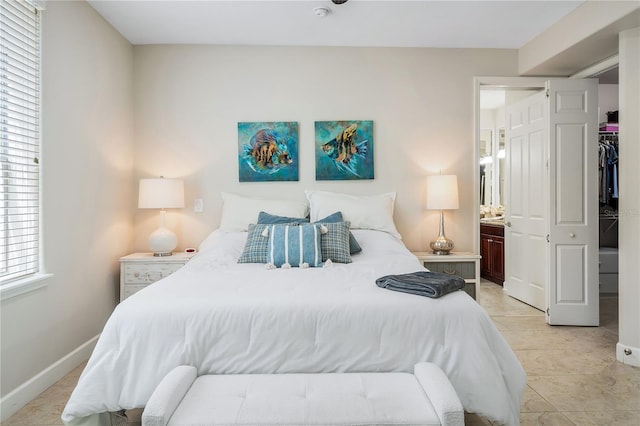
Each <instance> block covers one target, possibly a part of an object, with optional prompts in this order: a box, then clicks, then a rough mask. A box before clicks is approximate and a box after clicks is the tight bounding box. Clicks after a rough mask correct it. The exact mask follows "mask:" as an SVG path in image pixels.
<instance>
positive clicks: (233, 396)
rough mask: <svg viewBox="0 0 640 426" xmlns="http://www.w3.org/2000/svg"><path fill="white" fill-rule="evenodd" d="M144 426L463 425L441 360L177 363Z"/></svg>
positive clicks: (151, 403)
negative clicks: (307, 368)
mask: <svg viewBox="0 0 640 426" xmlns="http://www.w3.org/2000/svg"><path fill="white" fill-rule="evenodd" d="M142 425H143V426H167V425H168V426H192V425H198V426H205V425H206V426H209V425H210V426H214V425H260V426H267V425H273V426H276V425H278V426H282V425H385V426H388V425H464V413H463V411H462V404H461V403H460V400H459V399H458V396H457V394H456V392H455V390H454V389H453V386H452V385H451V383H450V382H449V380H448V379H447V377H446V375H445V374H444V373H443V372H442V370H440V368H439V367H438V366H436V365H435V364H431V363H419V364H417V365H416V366H415V369H414V374H410V373H331V374H238V375H205V376H200V377H197V371H196V368H195V367H191V366H186V365H182V366H179V367H176V368H175V369H173V370H172V371H171V372H169V374H167V375H166V376H165V378H164V379H163V380H162V381H161V382H160V384H159V385H158V387H157V388H156V389H155V391H154V392H153V394H152V395H151V398H150V399H149V402H148V403H147V406H146V407H145V409H144V412H143V413H142Z"/></svg>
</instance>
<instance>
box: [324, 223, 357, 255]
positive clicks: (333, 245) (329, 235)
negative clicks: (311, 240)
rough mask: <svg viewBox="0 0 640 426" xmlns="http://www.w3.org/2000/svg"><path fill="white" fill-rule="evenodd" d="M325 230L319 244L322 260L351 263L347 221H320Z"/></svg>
mask: <svg viewBox="0 0 640 426" xmlns="http://www.w3.org/2000/svg"><path fill="white" fill-rule="evenodd" d="M322 226H324V227H325V228H326V229H327V232H326V233H324V234H322V238H321V240H320V246H321V249H322V261H323V262H325V261H327V260H328V259H331V261H332V262H334V263H351V255H350V254H349V222H335V223H322Z"/></svg>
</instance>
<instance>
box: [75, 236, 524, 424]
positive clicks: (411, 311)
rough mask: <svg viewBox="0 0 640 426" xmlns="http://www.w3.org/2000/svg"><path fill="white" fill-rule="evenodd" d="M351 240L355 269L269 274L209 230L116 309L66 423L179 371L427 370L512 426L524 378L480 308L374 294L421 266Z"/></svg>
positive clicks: (467, 404)
mask: <svg viewBox="0 0 640 426" xmlns="http://www.w3.org/2000/svg"><path fill="white" fill-rule="evenodd" d="M354 234H355V236H356V238H357V239H358V241H359V242H360V244H361V246H362V247H363V252H362V253H361V254H359V255H355V256H354V262H353V263H352V264H349V265H341V264H334V265H332V266H331V267H327V268H309V269H299V268H292V269H277V270H266V269H265V268H264V265H259V264H244V265H239V264H237V263H236V260H237V258H238V257H239V256H240V253H241V251H242V248H243V246H244V241H245V239H246V233H223V232H219V231H216V233H215V234H214V235H213V237H210V239H209V240H208V241H207V243H206V244H205V245H204V246H206V247H203V250H202V251H201V252H200V254H198V256H196V257H195V258H194V259H192V260H191V261H190V262H189V263H188V264H187V265H186V266H185V267H184V268H182V269H180V270H179V271H178V272H176V273H174V274H173V275H171V276H169V277H167V278H165V279H163V280H161V281H159V282H157V283H155V284H153V285H151V286H149V287H147V288H146V289H144V290H142V291H140V292H139V293H137V294H135V295H133V296H131V297H129V298H128V299H127V300H125V301H124V302H122V303H121V304H120V305H118V307H117V308H116V310H115V311H114V313H113V315H112V316H111V318H110V319H109V321H108V322H107V324H106V326H105V328H104V331H103V333H102V335H101V336H100V339H99V341H98V343H97V346H96V348H95V350H94V352H93V354H92V355H91V358H90V360H89V362H88V364H87V367H86V368H85V370H84V372H83V373H82V376H81V377H80V381H79V383H78V385H77V387H76V388H75V390H74V391H73V394H72V395H71V398H70V400H69V402H68V403H67V406H66V408H65V410H64V413H63V416H62V418H63V420H64V421H65V422H72V421H73V422H72V423H74V424H76V423H81V422H82V420H83V419H81V418H83V417H85V416H90V415H93V414H95V413H101V412H109V411H118V410H121V409H130V408H137V407H144V405H145V403H146V402H147V400H148V399H149V397H150V396H151V393H152V392H153V390H154V388H155V387H156V385H157V384H158V383H159V382H160V380H161V379H162V378H163V376H164V375H165V374H166V373H167V372H169V371H170V370H171V369H172V368H174V367H175V366H177V365H180V364H189V365H194V366H197V367H198V372H199V374H206V373H226V374H228V373H293V372H347V371H352V372H356V371H357V372H365V371H407V372H410V371H412V369H413V366H414V364H415V363H417V362H419V361H431V362H434V363H436V364H437V365H439V366H440V367H441V368H442V369H443V370H444V372H445V373H446V374H447V376H448V377H449V379H450V380H451V382H452V383H453V386H454V387H455V389H456V391H457V392H458V395H459V397H460V400H461V401H462V403H463V405H464V408H465V410H467V411H469V412H476V413H479V414H481V415H484V416H486V417H488V418H489V419H491V420H496V421H499V422H502V423H505V424H509V425H512V424H519V407H520V400H521V398H522V394H523V392H524V388H525V383H526V376H525V373H524V370H523V369H522V367H521V366H520V363H519V362H518V360H517V359H516V357H515V355H514V353H513V352H512V350H511V349H510V347H509V346H508V344H507V343H506V342H505V340H504V339H503V337H502V336H501V335H500V333H499V332H498V331H497V330H496V328H495V326H494V325H493V323H492V321H491V319H490V318H489V317H488V316H487V314H486V313H485V311H484V310H483V309H482V308H481V307H480V306H479V305H478V304H477V303H476V302H475V301H474V300H473V299H472V298H470V297H469V296H468V295H467V294H466V293H464V292H462V291H460V292H456V293H453V294H449V295H447V296H444V297H442V298H440V299H430V298H427V297H420V296H414V295H409V294H405V293H399V292H393V291H390V290H386V289H381V288H378V287H377V286H376V285H375V279H376V278H378V277H380V276H383V275H387V274H395V273H405V272H414V271H416V270H420V269H421V265H420V264H419V262H418V261H417V260H416V258H415V257H413V256H412V255H411V253H410V252H409V251H408V250H407V249H406V248H405V247H404V245H403V244H402V243H401V242H400V241H398V240H396V239H395V238H394V237H392V236H390V235H388V234H385V233H382V232H376V231H354ZM85 420H88V419H85Z"/></svg>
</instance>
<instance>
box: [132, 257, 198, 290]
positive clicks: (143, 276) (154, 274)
mask: <svg viewBox="0 0 640 426" xmlns="http://www.w3.org/2000/svg"><path fill="white" fill-rule="evenodd" d="M193 255H194V254H193V253H174V254H173V255H172V256H154V255H153V253H133V254H130V255H128V256H125V257H121V258H120V301H121V302H122V301H123V300H124V299H126V298H127V297H129V296H131V295H132V294H134V293H136V292H138V291H140V290H142V289H143V288H145V287H146V286H148V285H149V284H153V283H154V282H156V281H158V280H160V279H162V278H164V277H168V276H169V275H171V274H173V273H174V272H175V271H177V270H178V269H180V268H182V267H183V266H184V265H186V263H187V262H188V261H189V259H191V258H192V257H193Z"/></svg>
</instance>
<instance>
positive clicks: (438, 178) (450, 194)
mask: <svg viewBox="0 0 640 426" xmlns="http://www.w3.org/2000/svg"><path fill="white" fill-rule="evenodd" d="M458 207H459V205H458V177H457V176H456V175H435V176H427V209H428V210H440V235H438V238H437V239H436V240H435V241H432V242H431V244H430V246H431V249H432V250H433V253H434V254H443V255H446V254H449V252H450V251H451V250H453V241H451V240H450V239H448V238H447V237H446V236H445V235H444V210H455V209H458Z"/></svg>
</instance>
